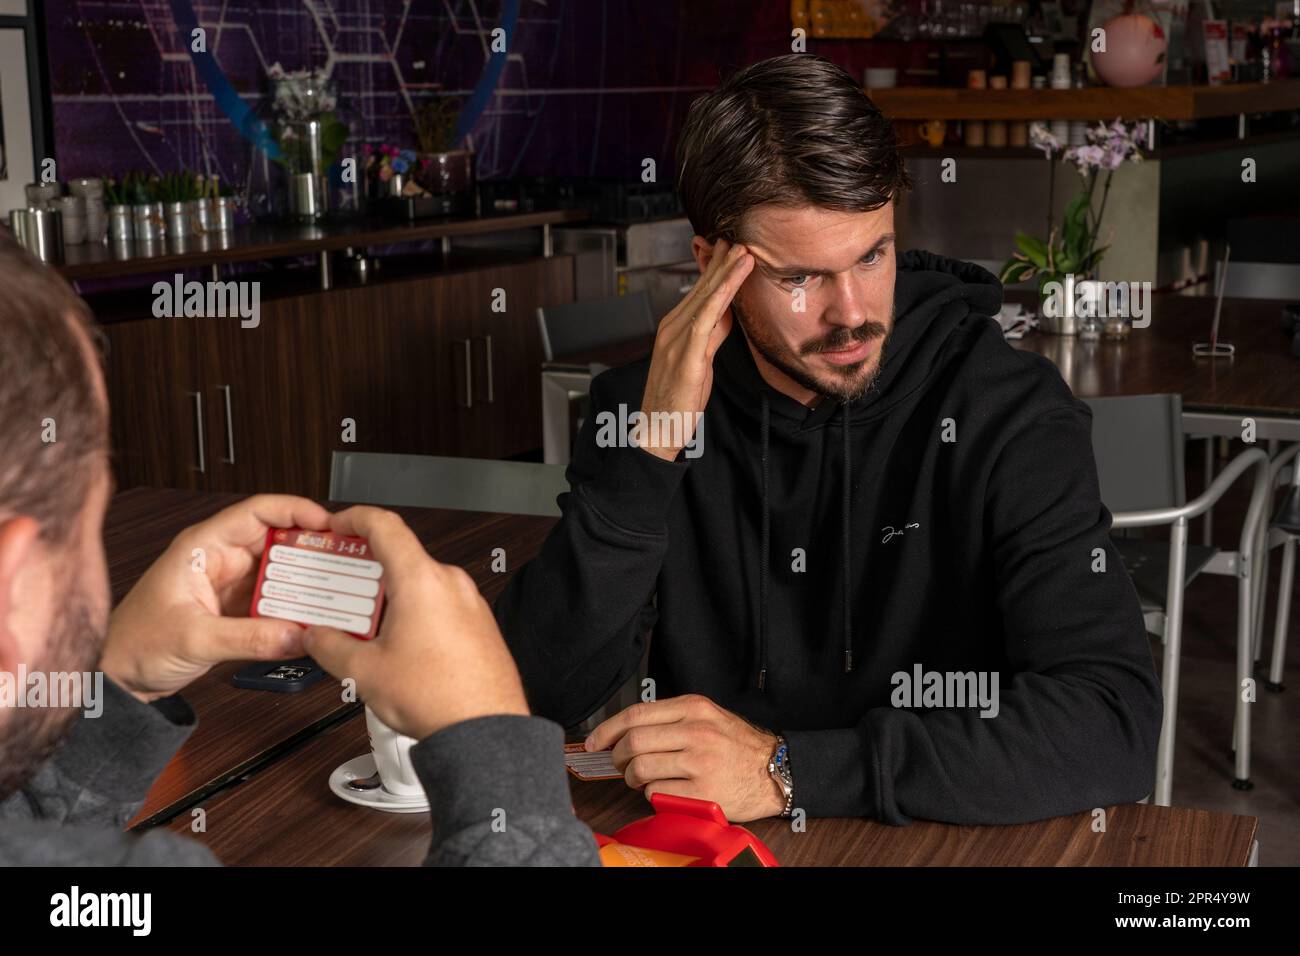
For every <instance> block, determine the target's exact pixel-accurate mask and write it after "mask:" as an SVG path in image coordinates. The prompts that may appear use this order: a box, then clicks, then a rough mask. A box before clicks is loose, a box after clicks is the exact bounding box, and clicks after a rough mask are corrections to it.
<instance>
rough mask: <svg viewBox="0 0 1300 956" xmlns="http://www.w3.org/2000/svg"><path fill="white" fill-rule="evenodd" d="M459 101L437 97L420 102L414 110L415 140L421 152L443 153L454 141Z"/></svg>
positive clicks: (458, 115) (459, 107) (459, 106)
mask: <svg viewBox="0 0 1300 956" xmlns="http://www.w3.org/2000/svg"><path fill="white" fill-rule="evenodd" d="M460 109H461V101H460V100H459V99H454V98H452V97H439V98H437V99H433V100H429V101H427V102H425V103H422V104H421V105H420V106H419V107H418V108H417V109H416V111H415V142H416V145H417V146H419V148H420V152H422V153H444V152H446V151H447V150H449V149H451V147H452V144H453V143H455V142H456V121H457V120H458V119H459V118H460Z"/></svg>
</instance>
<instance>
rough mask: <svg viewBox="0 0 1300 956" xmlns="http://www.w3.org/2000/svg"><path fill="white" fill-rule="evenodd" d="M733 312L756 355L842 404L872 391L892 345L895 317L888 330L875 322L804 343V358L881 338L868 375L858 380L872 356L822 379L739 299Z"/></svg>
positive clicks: (841, 330) (733, 305)
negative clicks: (891, 333) (752, 314)
mask: <svg viewBox="0 0 1300 956" xmlns="http://www.w3.org/2000/svg"><path fill="white" fill-rule="evenodd" d="M890 310H891V313H892V310H893V303H890ZM731 312H732V315H734V316H735V318H736V321H737V322H739V323H740V327H741V329H743V330H744V332H745V335H746V336H747V337H748V338H749V343H750V345H752V346H753V347H754V351H756V352H757V353H758V354H759V355H761V356H763V358H765V359H766V360H767V361H768V362H769V363H771V364H772V365H773V366H774V367H775V368H778V369H780V370H781V371H782V372H784V373H785V374H786V375H788V376H789V377H790V378H791V379H792V380H794V381H795V382H797V383H798V384H799V385H802V386H803V387H804V388H806V389H808V390H809V391H813V392H816V393H817V394H818V395H825V396H828V397H830V398H833V399H835V400H837V401H841V402H856V401H857V400H858V399H860V398H861V397H862V396H863V395H865V394H867V392H869V391H871V389H872V388H874V387H875V385H876V382H877V381H878V380H879V378H880V370H881V368H883V367H884V364H885V347H886V346H887V345H888V344H889V330H890V329H891V328H892V327H893V321H892V320H893V316H892V314H891V317H890V319H891V321H890V324H889V325H888V326H886V325H885V324H884V323H881V322H875V321H867V322H864V323H862V325H860V326H858V327H857V328H855V329H847V328H844V327H843V326H841V327H839V328H837V329H835V331H834V332H832V333H831V334H830V335H828V336H827V337H826V338H824V339H818V340H817V341H815V342H809V343H805V344H804V345H803V346H801V347H800V349H799V353H800V354H801V355H816V354H817V353H818V352H832V351H838V350H842V349H845V348H848V347H850V346H853V345H856V344H858V343H860V342H867V341H870V340H871V339H876V338H878V339H880V340H881V342H880V349H879V350H878V353H877V357H876V364H875V367H874V368H872V370H871V372H870V373H869V374H867V375H865V376H861V377H859V376H860V373H861V372H862V368H863V366H864V365H865V364H866V363H867V362H869V361H870V360H871V357H870V356H868V357H867V358H865V359H863V360H862V361H861V362H854V363H853V364H852V365H844V366H840V367H838V368H836V369H835V370H834V371H833V372H831V373H830V374H829V376H827V377H825V378H819V377H817V376H815V375H813V374H812V373H811V372H810V371H808V369H807V368H805V367H803V366H801V365H800V364H799V363H798V362H797V361H796V358H795V356H793V355H792V354H791V352H790V350H789V349H788V348H787V347H786V346H785V345H784V344H783V343H782V342H780V341H779V340H778V339H777V338H776V336H774V335H771V334H770V333H769V330H768V329H767V327H765V326H764V325H763V324H762V323H761V322H755V321H753V319H752V318H750V316H749V315H748V314H747V313H746V312H745V310H744V309H743V308H741V306H740V303H739V301H738V300H737V299H732V301H731Z"/></svg>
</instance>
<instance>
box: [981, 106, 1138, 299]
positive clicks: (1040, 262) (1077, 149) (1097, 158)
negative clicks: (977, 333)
mask: <svg viewBox="0 0 1300 956" xmlns="http://www.w3.org/2000/svg"><path fill="white" fill-rule="evenodd" d="M1141 129H1142V124H1141V123H1133V124H1131V125H1126V124H1125V123H1124V122H1122V121H1121V120H1118V119H1117V120H1115V121H1114V122H1113V123H1110V124H1109V125H1107V124H1106V123H1099V124H1097V125H1096V126H1094V127H1092V128H1090V129H1089V130H1088V133H1087V143H1086V144H1085V145H1083V146H1069V147H1067V146H1065V145H1064V144H1063V143H1062V142H1061V141H1060V140H1059V139H1058V138H1057V137H1055V136H1053V135H1052V133H1051V131H1050V130H1049V129H1048V127H1047V126H1046V125H1045V124H1043V123H1033V124H1031V126H1030V129H1029V136H1030V142H1031V143H1032V144H1033V146H1034V147H1035V148H1037V149H1040V150H1042V152H1043V155H1044V156H1046V157H1047V160H1048V162H1049V163H1051V173H1050V175H1049V177H1048V194H1047V196H1048V199H1047V239H1046V241H1044V240H1042V239H1038V238H1036V237H1034V236H1031V235H1029V234H1028V233H1024V232H1017V233H1016V250H1017V251H1016V252H1014V253H1012V255H1011V258H1010V259H1008V260H1007V262H1006V264H1005V265H1004V266H1003V267H1002V273H1001V275H1000V278H1001V280H1002V282H1003V283H1011V282H1026V281H1029V280H1031V279H1035V278H1037V280H1038V287H1039V289H1040V290H1041V289H1042V287H1043V286H1044V285H1045V284H1046V283H1047V282H1049V281H1052V280H1056V281H1058V282H1062V281H1064V278H1065V277H1066V276H1067V275H1075V276H1078V277H1092V276H1093V275H1094V274H1095V273H1096V270H1097V266H1098V264H1099V263H1100V262H1101V259H1102V256H1103V255H1105V252H1106V249H1107V248H1108V247H1107V246H1100V247H1099V246H1098V245H1097V241H1098V238H1099V236H1100V235H1101V220H1102V216H1104V215H1105V213H1106V199H1107V197H1108V196H1109V195H1110V183H1111V178H1112V177H1113V176H1114V175H1115V170H1117V169H1119V168H1120V167H1121V166H1123V165H1124V163H1126V162H1133V163H1140V162H1141V161H1142V150H1141V148H1140V147H1139V146H1138V136H1139V134H1140V131H1141ZM1058 163H1068V164H1070V165H1072V166H1074V168H1075V169H1076V170H1077V171H1078V173H1079V175H1080V176H1081V177H1083V181H1084V185H1083V188H1082V189H1081V190H1080V191H1079V193H1078V195H1076V196H1075V197H1074V198H1073V199H1071V200H1070V201H1069V203H1067V204H1066V207H1065V212H1064V215H1063V216H1062V219H1061V226H1060V230H1059V232H1058V230H1057V228H1056V226H1055V223H1054V221H1053V212H1054V210H1053V203H1052V197H1053V196H1054V195H1055V190H1056V167H1057V164H1058ZM1098 183H1100V184H1101V203H1100V205H1099V206H1098V207H1097V209H1096V212H1095V213H1094V211H1093V198H1094V196H1095V195H1096V192H1097V185H1098Z"/></svg>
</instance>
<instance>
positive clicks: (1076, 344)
mask: <svg viewBox="0 0 1300 956" xmlns="http://www.w3.org/2000/svg"><path fill="white" fill-rule="evenodd" d="M1008 299H1009V300H1014V301H1022V302H1023V301H1025V297H1024V296H1020V295H1016V296H1012V295H1009V296H1008ZM1282 305H1283V303H1282V302H1281V301H1280V300H1273V299H1224V301H1223V316H1222V319H1221V322H1220V325H1219V339H1220V341H1223V342H1231V343H1232V344H1233V345H1235V346H1236V349H1237V350H1236V354H1235V355H1234V356H1233V358H1232V359H1231V360H1227V359H1209V358H1198V357H1196V356H1194V355H1193V354H1192V345H1193V344H1194V343H1196V342H1208V341H1209V338H1210V325H1211V322H1212V321H1213V319H1214V299H1212V298H1208V297H1202V296H1179V295H1164V294H1161V295H1157V296H1154V302H1153V304H1152V309H1151V325H1150V327H1149V328H1145V329H1134V330H1133V331H1132V332H1130V333H1129V335H1128V337H1127V338H1126V339H1119V340H1108V339H1102V340H1101V341H1099V342H1083V341H1080V340H1079V338H1078V337H1077V336H1073V335H1049V334H1047V333H1045V332H1038V331H1034V332H1030V333H1029V334H1027V335H1026V336H1025V337H1024V338H1023V339H1020V340H1019V341H1013V342H1011V345H1013V346H1014V347H1015V348H1018V349H1023V350H1025V351H1030V352H1037V353H1038V354H1040V355H1043V356H1045V357H1046V358H1049V359H1051V360H1052V362H1054V363H1055V364H1056V366H1057V367H1058V368H1059V369H1060V370H1061V375H1062V376H1063V377H1064V378H1065V381H1066V383H1067V384H1069V386H1070V389H1071V391H1073V392H1074V394H1075V395H1077V396H1079V397H1080V398H1093V397H1098V396H1110V395H1150V394H1156V393H1175V394H1179V395H1182V397H1183V422H1184V429H1185V430H1186V431H1187V432H1189V433H1195V434H1199V435H1210V434H1214V435H1224V436H1227V437H1238V438H1240V437H1241V419H1242V418H1243V417H1245V416H1251V417H1253V418H1255V419H1256V423H1257V429H1256V436H1257V437H1258V438H1260V439H1270V438H1277V439H1282V440H1285V441H1296V440H1300V359H1297V358H1294V357H1293V356H1292V355H1291V354H1290V352H1289V342H1290V340H1289V338H1288V337H1287V335H1286V333H1285V332H1284V331H1283V329H1282V322H1281V319H1282Z"/></svg>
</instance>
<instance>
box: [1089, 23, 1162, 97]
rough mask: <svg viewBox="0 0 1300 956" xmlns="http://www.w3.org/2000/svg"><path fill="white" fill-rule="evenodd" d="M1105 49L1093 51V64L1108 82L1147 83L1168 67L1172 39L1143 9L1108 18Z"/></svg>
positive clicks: (1123, 83)
mask: <svg viewBox="0 0 1300 956" xmlns="http://www.w3.org/2000/svg"><path fill="white" fill-rule="evenodd" d="M1102 29H1103V30H1105V31H1106V52H1105V53H1093V54H1092V67H1093V69H1094V70H1096V71H1097V75H1098V76H1100V77H1101V78H1102V79H1103V80H1104V81H1105V82H1106V83H1107V85H1109V86H1145V85H1146V84H1148V83H1150V82H1151V81H1152V80H1154V79H1156V78H1157V77H1159V76H1160V74H1161V73H1162V72H1163V71H1164V68H1165V52H1166V50H1167V48H1168V46H1169V41H1168V40H1167V39H1166V37H1165V31H1164V30H1162V29H1161V28H1160V24H1158V23H1156V21H1154V20H1152V19H1151V18H1150V17H1146V16H1143V15H1142V14H1140V13H1122V14H1120V15H1119V16H1117V17H1112V18H1111V19H1109V20H1107V21H1106V23H1105V24H1104V25H1103V26H1102Z"/></svg>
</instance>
